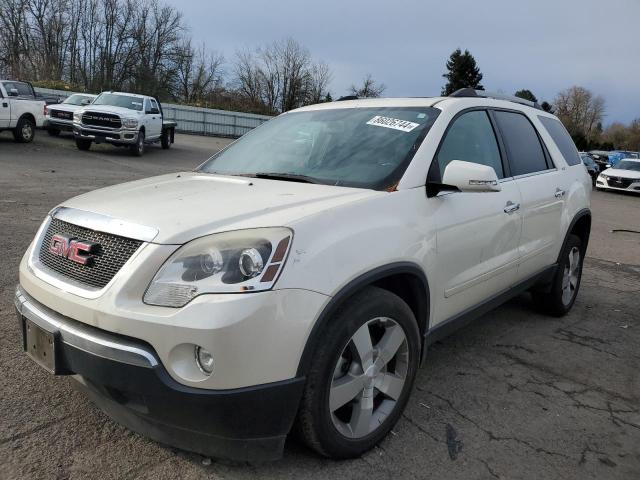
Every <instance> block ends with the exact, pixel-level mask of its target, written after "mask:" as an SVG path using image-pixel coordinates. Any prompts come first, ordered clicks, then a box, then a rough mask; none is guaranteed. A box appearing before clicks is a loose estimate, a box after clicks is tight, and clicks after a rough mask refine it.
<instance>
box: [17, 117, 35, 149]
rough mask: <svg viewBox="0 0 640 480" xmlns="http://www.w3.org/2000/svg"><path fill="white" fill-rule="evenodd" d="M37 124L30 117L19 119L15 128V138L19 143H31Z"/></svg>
mask: <svg viewBox="0 0 640 480" xmlns="http://www.w3.org/2000/svg"><path fill="white" fill-rule="evenodd" d="M35 129H36V126H35V124H34V123H33V122H32V121H31V120H29V119H28V118H21V119H20V120H18V124H17V125H16V128H14V129H13V138H14V140H15V141H16V142H19V143H29V142H32V141H33V136H34V134H35Z"/></svg>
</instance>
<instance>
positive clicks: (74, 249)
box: [49, 234, 100, 267]
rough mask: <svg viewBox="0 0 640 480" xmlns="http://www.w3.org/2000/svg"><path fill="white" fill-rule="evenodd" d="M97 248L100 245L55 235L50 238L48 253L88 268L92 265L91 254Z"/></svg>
mask: <svg viewBox="0 0 640 480" xmlns="http://www.w3.org/2000/svg"><path fill="white" fill-rule="evenodd" d="M99 246H100V244H98V243H93V242H88V241H86V240H78V239H75V238H71V237H67V236H66V235H59V234H55V235H53V236H52V237H51V243H50V244H49V253H52V254H53V255H57V256H59V257H64V258H67V259H69V260H71V261H72V262H76V263H79V264H80V265H86V266H88V267H90V266H91V265H93V256H92V255H91V254H92V253H93V252H95V251H96V250H97V248H98V247H99Z"/></svg>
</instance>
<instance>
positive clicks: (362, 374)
mask: <svg viewBox="0 0 640 480" xmlns="http://www.w3.org/2000/svg"><path fill="white" fill-rule="evenodd" d="M322 338H323V340H322V343H321V345H320V346H319V347H318V349H317V351H316V352H315V355H314V361H313V364H312V366H311V371H310V372H309V375H308V377H307V383H306V385H305V389H304V393H303V397H302V401H301V406H300V412H299V414H298V421H297V429H298V432H299V433H300V435H301V437H302V439H303V440H304V441H305V443H306V444H307V445H309V447H311V448H312V449H313V450H315V451H316V452H318V453H320V454H321V455H325V456H328V457H332V458H353V457H357V456H359V455H361V454H362V453H364V452H366V451H367V450H369V449H371V448H373V447H374V446H375V445H376V444H377V443H378V442H380V441H381V440H382V439H383V438H384V437H385V436H386V435H387V434H388V433H389V431H390V430H391V428H392V427H393V426H394V425H395V423H396V422H397V421H398V419H399V418H400V415H401V414H402V412H403V410H404V408H405V406H406V404H407V401H408V399H409V395H410V393H411V388H412V386H413V382H414V379H415V375H416V371H417V368H418V362H419V357H420V334H419V331H418V327H417V323H416V319H415V317H414V315H413V313H412V311H411V309H410V308H409V306H408V305H407V304H406V303H405V302H404V301H403V300H402V299H401V298H400V297H398V296H396V295H394V294H393V293H391V292H389V291H387V290H383V289H380V288H376V287H368V288H366V289H365V290H363V291H361V292H360V293H357V294H355V295H354V296H353V297H352V298H351V299H349V300H348V301H347V302H346V303H345V304H344V305H342V306H341V307H340V309H339V311H338V312H337V314H336V315H335V316H334V318H332V319H331V320H330V322H329V324H328V326H327V327H326V330H325V331H324V333H323V336H322Z"/></svg>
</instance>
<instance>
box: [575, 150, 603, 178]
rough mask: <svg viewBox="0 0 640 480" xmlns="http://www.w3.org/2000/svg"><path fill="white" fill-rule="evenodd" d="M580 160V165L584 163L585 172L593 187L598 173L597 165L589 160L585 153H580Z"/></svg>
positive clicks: (592, 160)
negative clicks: (587, 173)
mask: <svg viewBox="0 0 640 480" xmlns="http://www.w3.org/2000/svg"><path fill="white" fill-rule="evenodd" d="M580 158H581V159H582V163H584V166H585V168H586V169H587V172H589V176H590V177H591V183H592V184H593V185H595V184H596V179H597V178H598V174H599V173H600V167H598V164H597V163H596V162H595V160H594V159H593V158H591V157H590V156H589V154H587V153H584V152H580Z"/></svg>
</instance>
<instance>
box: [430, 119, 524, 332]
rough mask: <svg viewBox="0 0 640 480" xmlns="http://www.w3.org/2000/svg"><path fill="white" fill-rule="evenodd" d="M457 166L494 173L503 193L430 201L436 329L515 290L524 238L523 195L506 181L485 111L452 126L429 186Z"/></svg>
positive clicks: (461, 194)
mask: <svg viewBox="0 0 640 480" xmlns="http://www.w3.org/2000/svg"><path fill="white" fill-rule="evenodd" d="M452 160H463V161H467V162H474V163H480V164H483V165H488V166H491V167H493V169H494V170H495V171H496V174H497V176H498V178H499V179H501V180H500V186H501V191H499V192H482V193H471V192H454V193H441V194H439V195H438V196H436V197H434V198H431V199H430V202H433V207H434V212H435V215H434V217H433V219H434V221H435V224H436V238H437V240H436V252H437V255H436V267H435V271H434V272H433V274H432V276H434V275H435V277H436V279H435V282H433V284H434V285H438V286H439V287H438V291H436V292H433V294H432V298H433V300H434V303H435V305H434V312H433V317H432V325H431V326H432V327H433V326H434V325H435V324H437V323H440V322H443V321H445V320H447V319H450V318H452V317H454V316H456V315H457V314H460V313H462V312H463V311H465V310H467V309H469V308H471V307H474V306H477V305H478V304H480V303H482V302H483V301H485V300H487V299H488V298H490V297H492V296H494V295H496V294H498V293H500V292H502V291H504V290H506V289H508V288H509V287H511V286H512V285H513V283H514V281H515V278H516V270H517V262H518V257H519V252H518V246H519V244H520V235H521V232H522V216H521V211H520V210H519V205H520V202H521V199H520V191H519V189H518V186H517V185H516V183H515V182H514V181H513V180H512V179H510V178H505V168H504V162H503V159H502V155H501V152H500V149H499V147H498V142H497V140H496V135H495V131H494V127H493V124H492V122H491V120H490V117H489V115H488V113H487V112H486V111H485V110H472V111H468V112H465V113H462V114H461V115H459V116H458V117H457V118H455V119H454V120H453V121H452V124H451V125H450V126H449V128H448V130H447V133H446V134H445V137H444V139H443V141H442V144H441V145H440V147H439V149H438V153H437V154H436V158H435V159H434V161H433V164H432V171H430V177H431V178H430V181H433V180H434V178H433V177H432V175H433V170H434V169H435V170H436V171H437V173H436V175H439V176H440V178H442V174H443V173H444V170H445V169H446V166H447V165H448V163H449V162H451V161H452Z"/></svg>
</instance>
